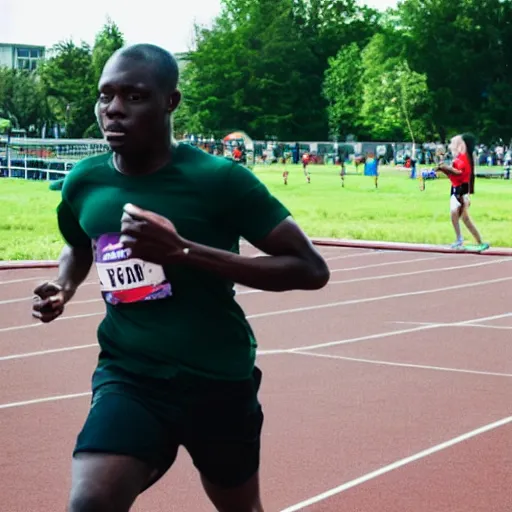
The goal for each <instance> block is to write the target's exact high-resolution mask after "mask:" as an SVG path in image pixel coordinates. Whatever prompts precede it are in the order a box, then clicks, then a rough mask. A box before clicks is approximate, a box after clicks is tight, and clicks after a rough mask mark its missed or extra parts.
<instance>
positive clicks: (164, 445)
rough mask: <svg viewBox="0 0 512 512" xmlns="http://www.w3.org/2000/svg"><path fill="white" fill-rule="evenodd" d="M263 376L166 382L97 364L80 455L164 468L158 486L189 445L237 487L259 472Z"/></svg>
mask: <svg viewBox="0 0 512 512" xmlns="http://www.w3.org/2000/svg"><path fill="white" fill-rule="evenodd" d="M261 377H262V374H261V371H260V370H259V369H258V368H255V369H254V372H253V376H252V378H250V379H248V380H245V381H217V380H211V379H202V378H195V377H194V378H187V379H169V380H163V379H153V378H150V377H140V376H137V375H134V374H130V373H127V372H126V371H124V370H122V369H120V368H118V367H115V366H109V367H107V368H100V369H97V370H96V372H95V373H94V376H93V397H92V402H91V409H90V411H89V415H88V417H87V420H86V422H85V425H84V426H83V429H82V431H81V432H80V434H79V435H78V439H77V442H76V446H75V449H74V452H73V455H76V454H78V453H81V452H88V453H108V454H118V455H127V456H131V457H134V458H137V459H139V460H142V461H144V462H146V463H147V464H149V465H150V466H151V467H152V468H154V469H156V470H158V476H157V477H156V478H155V480H153V481H152V482H151V484H150V485H152V484H153V483H154V482H155V481H156V480H158V478H160V477H161V476H162V475H163V474H164V473H165V472H166V471H167V470H168V469H169V468H170V467H171V466H172V464H173V463H174V461H175V459H176V456H177V452H178V448H179V447H180V446H184V447H185V449H186V450H187V451H188V452H189V454H190V456H191V458H192V461H193V463H194V465H195V467H196V468H197V469H198V471H199V472H200V473H201V474H202V475H203V476H204V477H205V478H206V479H207V480H208V481H210V482H211V483H212V484H214V485H217V486H220V487H223V488H232V487H238V486H240V485H242V484H244V483H245V482H246V481H247V480H249V479H250V478H251V477H252V476H253V475H254V474H255V473H256V472H257V471H258V469H259V462H260V436H261V430H262V426H263V411H262V408H261V405H260V403H259V401H258V398H257V393H258V390H259V387H260V383H261ZM98 383H99V384H98ZM150 485H148V487H149V486H150ZM146 489H147V487H146Z"/></svg>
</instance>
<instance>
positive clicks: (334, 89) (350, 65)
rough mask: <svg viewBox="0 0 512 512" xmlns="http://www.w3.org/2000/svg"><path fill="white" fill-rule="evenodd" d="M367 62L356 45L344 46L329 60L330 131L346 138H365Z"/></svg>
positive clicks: (324, 89)
mask: <svg viewBox="0 0 512 512" xmlns="http://www.w3.org/2000/svg"><path fill="white" fill-rule="evenodd" d="M362 77H363V62H362V59H361V51H360V49H359V46H358V45H357V44H356V43H352V44H350V45H348V46H345V47H343V48H342V49H341V50H340V51H339V52H338V54H337V55H336V57H333V58H330V59H329V67H328V69H327V70H326V72H325V80H324V87H323V94H324V96H325V98H326V99H327V101H328V107H327V114H328V117H329V130H330V133H331V134H332V135H333V136H336V137H338V136H341V137H342V139H343V138H344V137H346V136H347V135H349V134H358V135H361V131H362V129H363V127H362V118H361V109H362V106H363V81H362Z"/></svg>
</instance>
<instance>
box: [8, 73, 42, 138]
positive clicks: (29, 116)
mask: <svg viewBox="0 0 512 512" xmlns="http://www.w3.org/2000/svg"><path fill="white" fill-rule="evenodd" d="M0 117H4V118H6V119H8V120H10V122H11V125H12V127H14V128H18V129H24V130H26V131H27V132H28V133H32V134H36V133H37V132H38V131H40V130H41V128H42V127H43V125H44V124H45V122H46V121H48V120H49V118H50V117H51V116H50V111H49V108H48V103H47V100H46V97H45V94H44V88H43V86H42V84H41V81H40V80H39V77H38V75H37V74H36V73H34V72H32V71H27V70H17V69H9V68H0Z"/></svg>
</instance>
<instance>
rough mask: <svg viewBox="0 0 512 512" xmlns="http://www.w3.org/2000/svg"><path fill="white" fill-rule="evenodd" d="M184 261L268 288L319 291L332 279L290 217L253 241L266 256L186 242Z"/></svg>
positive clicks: (245, 284) (241, 282) (240, 281)
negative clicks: (262, 236)
mask: <svg viewBox="0 0 512 512" xmlns="http://www.w3.org/2000/svg"><path fill="white" fill-rule="evenodd" d="M184 243H185V246H186V247H187V248H188V253H186V254H184V256H183V258H182V261H183V263H186V264H189V265H195V266H197V267H200V268H201V269H203V270H208V271H211V272H214V273H215V274H217V275H220V276H222V277H225V278H227V279H230V280H232V281H234V282H236V283H238V284H241V285H244V286H248V287H250V288H257V289H260V290H266V291H274V292H280V291H288V290H294V289H301V290H317V289H320V288H323V287H324V286H325V285H326V284H327V282H328V281H329V277H330V272H329V267H328V266H327V263H326V262H325V260H324V259H323V257H322V256H321V255H320V253H319V252H318V251H317V250H316V248H315V247H314V245H313V244H312V243H311V241H310V240H309V239H308V237H307V236H306V235H305V234H304V233H303V231H302V230H301V229H300V227H299V226H298V225H297V224H296V223H295V222H294V221H293V220H292V219H291V218H290V217H288V218H286V219H284V220H283V221H282V222H281V223H279V224H278V225H277V226H276V227H275V228H274V229H273V230H272V231H271V232H270V233H269V234H268V235H267V236H266V237H265V238H263V239H262V240H259V241H255V242H253V244H254V245H255V246H256V247H257V248H258V249H260V250H261V251H263V252H265V253H267V255H264V256H257V257H248V256H241V255H239V254H234V253H232V252H229V251H223V250H220V249H215V248H212V247H208V246H205V245H201V244H196V243H194V242H189V241H185V242H184Z"/></svg>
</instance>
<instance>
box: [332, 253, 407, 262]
mask: <svg viewBox="0 0 512 512" xmlns="http://www.w3.org/2000/svg"><path fill="white" fill-rule="evenodd" d="M393 252H394V253H396V252H397V251H393ZM331 254H333V253H331ZM382 254H384V253H383V252H353V253H352V254H342V255H340V256H331V255H330V254H329V255H326V254H323V255H322V256H324V259H325V261H334V260H345V259H349V258H362V257H365V256H378V255H382ZM325 256H328V257H327V258H326V257H325Z"/></svg>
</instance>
